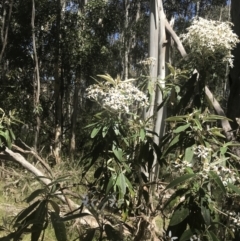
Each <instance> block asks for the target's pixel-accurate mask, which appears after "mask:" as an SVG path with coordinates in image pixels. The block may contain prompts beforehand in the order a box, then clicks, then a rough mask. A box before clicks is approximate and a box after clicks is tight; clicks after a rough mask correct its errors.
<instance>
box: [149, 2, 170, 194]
mask: <svg viewBox="0 0 240 241" xmlns="http://www.w3.org/2000/svg"><path fill="white" fill-rule="evenodd" d="M158 12H159V42H158V44H159V45H158V78H157V79H158V85H159V86H160V87H161V88H162V89H163V88H164V87H165V75H166V66H165V65H166V64H165V61H166V60H165V58H166V44H167V43H166V31H165V21H166V16H165V14H164V11H163V4H162V1H161V0H158ZM162 101H163V98H162V91H161V89H160V88H159V87H157V89H156V98H155V110H156V108H157V107H158V106H159V105H160V104H161V103H162ZM165 117H166V110H165V107H162V108H161V109H160V110H159V111H157V112H156V116H155V118H154V132H155V133H156V134H157V135H158V136H156V135H154V137H153V138H154V142H155V143H156V144H157V145H159V140H160V138H161V137H162V136H163V134H164V128H165V123H164V120H165ZM158 175H159V163H158V162H157V156H156V155H155V156H154V162H153V170H152V173H151V178H150V181H152V182H154V181H156V180H157V178H158ZM154 189H155V185H153V186H152V192H154ZM152 194H153V193H152Z"/></svg>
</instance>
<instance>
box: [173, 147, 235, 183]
mask: <svg viewBox="0 0 240 241" xmlns="http://www.w3.org/2000/svg"><path fill="white" fill-rule="evenodd" d="M211 151H212V150H211V148H207V147H205V146H203V145H198V146H195V147H194V154H195V155H196V157H198V158H197V159H193V160H192V162H188V161H186V160H181V159H180V158H178V159H177V160H175V161H174V163H173V165H174V167H175V168H177V169H178V171H180V173H184V171H185V169H186V167H191V168H193V169H194V171H195V172H197V173H198V174H200V175H201V177H202V178H204V179H208V178H209V175H208V173H209V171H214V172H215V173H216V174H217V175H218V176H219V178H220V179H221V181H222V183H223V185H224V186H227V184H228V183H232V184H235V183H236V182H238V183H240V177H239V176H238V175H237V173H236V172H235V171H234V170H231V169H230V168H228V167H224V166H218V165H215V164H214V163H211V162H210V160H211ZM215 158H216V157H215ZM216 159H217V160H218V158H216Z"/></svg>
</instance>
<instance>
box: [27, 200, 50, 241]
mask: <svg viewBox="0 0 240 241" xmlns="http://www.w3.org/2000/svg"><path fill="white" fill-rule="evenodd" d="M46 204H47V201H46V200H43V201H42V202H41V203H40V204H39V206H38V208H37V210H36V215H35V221H36V222H35V223H34V224H33V225H32V228H31V229H32V235H31V241H37V240H38V239H39V237H40V235H41V232H42V230H43V227H44V222H45V217H46V215H47V205H46Z"/></svg>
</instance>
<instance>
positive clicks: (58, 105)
mask: <svg viewBox="0 0 240 241" xmlns="http://www.w3.org/2000/svg"><path fill="white" fill-rule="evenodd" d="M62 6H63V8H64V7H65V0H64V1H62V0H57V19H56V34H55V38H56V40H55V63H54V79H55V84H54V96H55V138H54V147H53V154H54V156H55V161H56V164H58V163H60V161H61V157H60V152H61V144H62V143H61V142H62V140H61V138H62V124H63V123H62V102H63V95H62V93H63V92H62V91H63V79H62V69H61V65H60V63H61V61H60V38H61V33H60V30H61V18H62V17H63V16H62V12H63V11H62Z"/></svg>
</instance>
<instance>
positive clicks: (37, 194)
mask: <svg viewBox="0 0 240 241" xmlns="http://www.w3.org/2000/svg"><path fill="white" fill-rule="evenodd" d="M43 193H45V189H37V190H35V191H33V192H32V193H31V194H30V195H29V196H28V197H27V198H26V199H25V200H24V201H26V202H27V203H30V202H31V201H32V200H33V199H35V198H36V197H38V196H39V195H40V194H43Z"/></svg>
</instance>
